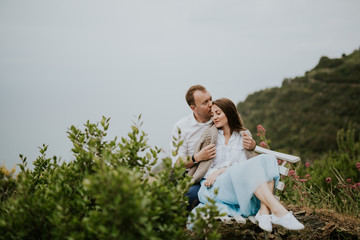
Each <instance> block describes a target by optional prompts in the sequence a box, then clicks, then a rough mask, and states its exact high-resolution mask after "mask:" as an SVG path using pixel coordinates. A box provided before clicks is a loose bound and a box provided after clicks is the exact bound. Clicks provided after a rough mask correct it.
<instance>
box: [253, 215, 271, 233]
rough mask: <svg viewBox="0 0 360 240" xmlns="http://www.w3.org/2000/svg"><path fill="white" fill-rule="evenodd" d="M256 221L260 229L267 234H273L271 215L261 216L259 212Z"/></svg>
mask: <svg viewBox="0 0 360 240" xmlns="http://www.w3.org/2000/svg"><path fill="white" fill-rule="evenodd" d="M255 219H256V221H258V223H259V227H260V228H261V229H262V230H264V231H267V232H272V225H271V216H270V215H269V214H263V215H260V214H259V212H258V213H257V214H256V215H255Z"/></svg>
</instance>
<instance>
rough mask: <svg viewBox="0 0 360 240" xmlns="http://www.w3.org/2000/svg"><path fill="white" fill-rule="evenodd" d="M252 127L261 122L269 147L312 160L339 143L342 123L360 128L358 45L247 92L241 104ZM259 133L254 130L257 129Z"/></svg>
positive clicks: (248, 123)
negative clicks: (277, 82) (274, 84)
mask: <svg viewBox="0 0 360 240" xmlns="http://www.w3.org/2000/svg"><path fill="white" fill-rule="evenodd" d="M237 108H238V111H239V112H240V114H241V115H242V117H243V119H244V121H245V125H246V127H247V128H248V129H250V131H251V132H252V133H256V126H257V125H258V124H262V125H263V126H264V127H265V128H266V129H267V137H268V138H270V139H271V148H272V149H278V150H283V151H286V152H288V153H292V154H298V155H300V156H302V158H303V159H305V160H314V159H315V158H317V157H318V156H319V155H320V154H321V153H323V152H327V151H328V150H332V149H336V135H337V131H338V130H339V129H343V128H344V129H347V128H348V126H349V124H351V128H354V129H355V130H356V135H357V136H358V134H359V131H360V50H355V51H354V52H353V53H352V54H350V55H348V56H346V55H345V54H343V56H342V57H341V58H336V59H330V58H328V57H321V59H320V61H319V63H318V65H317V66H316V67H315V68H314V69H312V70H311V71H308V72H306V73H305V75H304V76H301V77H296V78H294V79H285V80H284V81H283V82H282V86H281V87H280V88H279V87H274V88H269V89H265V90H262V91H259V92H255V93H253V94H251V95H249V96H248V97H247V98H246V100H245V101H244V102H240V103H238V105H237ZM254 135H255V134H254Z"/></svg>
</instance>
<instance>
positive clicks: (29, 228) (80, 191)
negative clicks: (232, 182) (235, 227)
mask: <svg viewBox="0 0 360 240" xmlns="http://www.w3.org/2000/svg"><path fill="white" fill-rule="evenodd" d="M140 126H141V122H140V118H139V123H136V124H134V125H133V126H132V131H131V132H130V133H129V134H128V137H127V138H121V142H120V143H119V142H117V138H115V139H114V140H111V141H107V140H106V139H105V137H106V131H107V129H108V127H109V119H106V118H103V119H102V121H101V124H100V126H99V124H92V123H89V122H87V123H86V124H85V129H84V130H83V131H82V130H79V129H77V128H75V127H74V126H72V127H71V128H70V129H69V131H68V136H69V139H70V140H71V141H72V143H73V148H72V151H73V152H74V157H75V160H74V161H71V162H69V163H65V162H64V163H61V164H60V163H59V161H58V160H57V158H56V157H53V158H48V157H47V155H46V151H47V148H48V146H46V145H43V146H42V147H41V148H40V155H39V157H38V158H37V159H36V160H35V161H34V166H35V168H34V170H29V169H27V168H26V165H27V160H26V158H24V157H23V156H21V159H22V164H20V168H21V172H20V173H19V174H18V176H17V178H16V179H15V178H13V175H12V174H13V172H11V171H10V172H9V171H7V170H6V169H5V168H4V167H2V168H1V171H0V173H1V182H0V184H1V185H0V187H1V188H0V189H1V192H0V194H1V195H0V197H1V206H0V239H7V240H8V239H127V240H128V239H154V240H155V239H188V238H189V236H188V235H189V234H188V232H187V231H186V228H185V226H186V222H187V219H188V217H187V215H188V212H187V211H186V210H185V209H186V204H187V199H186V198H184V194H185V193H186V192H187V190H188V187H189V184H190V179H189V177H184V176H183V174H184V170H185V169H184V167H183V166H180V167H175V168H172V166H171V159H170V158H165V159H163V161H164V170H163V171H161V172H160V173H158V174H156V175H153V174H151V173H149V170H150V169H151V167H152V166H154V165H155V164H156V162H157V161H158V153H159V152H160V151H161V149H158V148H156V147H155V148H150V147H149V146H148V145H147V137H146V134H145V133H144V132H143V131H140V130H139V127H140ZM174 144H175V145H177V146H179V145H180V144H181V143H174ZM175 154H176V153H175ZM145 176H150V177H152V181H149V179H150V178H148V177H145ZM200 211H201V212H204V213H207V217H208V219H202V218H200V219H196V221H195V220H193V221H195V222H194V229H195V230H196V231H195V234H194V237H195V238H199V237H200V238H205V239H217V238H218V237H219V236H220V235H219V234H218V233H217V232H216V227H215V226H216V224H215V223H216V220H215V216H217V215H219V212H218V211H217V210H216V208H215V206H214V205H211V204H210V205H207V206H205V207H204V208H202V209H200ZM209 219H210V220H209ZM199 226H201V227H199ZM214 227H215V228H214ZM210 228H211V230H206V229H210ZM204 229H205V230H206V231H204Z"/></svg>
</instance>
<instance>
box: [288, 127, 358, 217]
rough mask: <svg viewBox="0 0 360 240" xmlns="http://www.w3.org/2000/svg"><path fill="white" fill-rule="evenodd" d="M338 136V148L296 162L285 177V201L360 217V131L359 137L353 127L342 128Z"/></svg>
mask: <svg viewBox="0 0 360 240" xmlns="http://www.w3.org/2000/svg"><path fill="white" fill-rule="evenodd" d="M337 139H338V141H337V143H338V149H337V150H336V151H330V152H328V153H326V154H324V155H322V156H321V158H319V159H318V160H316V161H314V163H313V164H311V163H309V162H307V163H305V164H300V165H298V166H296V167H295V168H294V169H293V170H291V171H290V172H289V176H290V177H287V178H284V179H283V181H284V182H285V184H286V189H285V190H284V191H283V192H282V193H281V195H282V197H283V199H284V201H286V202H289V203H290V202H296V203H297V205H299V206H307V207H311V208H314V209H316V208H324V209H333V210H335V211H336V212H338V213H345V214H348V215H353V216H355V217H360V206H359V202H360V135H359V139H358V140H356V139H355V131H354V130H351V129H349V130H347V131H345V130H340V131H339V132H338V137H337Z"/></svg>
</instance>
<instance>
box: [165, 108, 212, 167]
mask: <svg viewBox="0 0 360 240" xmlns="http://www.w3.org/2000/svg"><path fill="white" fill-rule="evenodd" d="M211 122H212V120H209V121H208V122H206V123H199V122H198V121H196V119H195V117H194V114H193V113H191V114H190V115H188V116H186V117H183V118H181V119H180V120H179V121H178V122H177V123H175V125H174V127H173V130H172V133H171V136H172V137H175V138H178V137H179V135H178V129H180V131H181V133H180V137H181V140H183V141H184V143H183V144H182V145H181V146H180V148H179V151H178V154H177V155H176V156H173V155H172V152H173V151H174V150H176V148H175V147H174V146H173V143H172V141H171V143H170V156H171V159H172V164H173V166H174V164H175V163H176V161H177V159H178V158H179V157H180V156H181V157H186V156H191V155H193V154H194V147H195V143H196V142H197V141H198V140H199V139H200V137H201V135H202V134H203V132H204V130H205V129H206V128H208V127H209V126H210V124H211ZM171 140H173V138H172V139H171Z"/></svg>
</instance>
